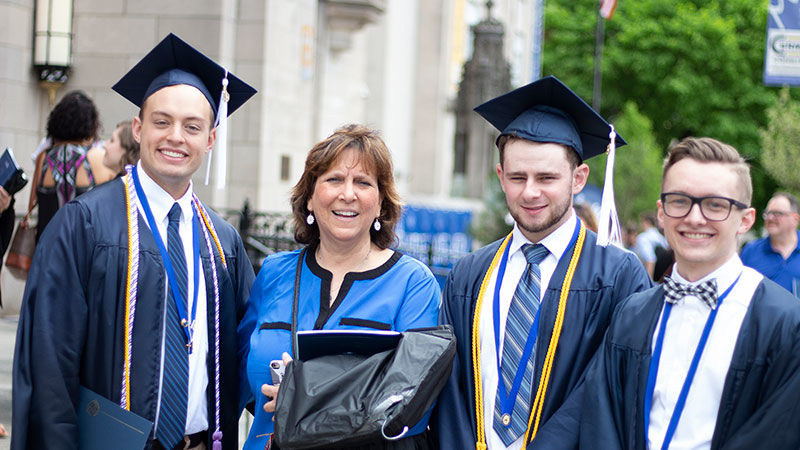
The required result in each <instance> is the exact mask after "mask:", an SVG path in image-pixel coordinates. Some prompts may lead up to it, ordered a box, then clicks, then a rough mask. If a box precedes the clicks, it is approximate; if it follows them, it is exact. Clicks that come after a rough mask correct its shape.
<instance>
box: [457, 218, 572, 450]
mask: <svg viewBox="0 0 800 450" xmlns="http://www.w3.org/2000/svg"><path fill="white" fill-rule="evenodd" d="M510 239H511V234H509V235H508V236H506V238H505V240H503V243H502V244H500V248H499V249H497V253H495V255H494V259H492V263H491V265H489V270H488V271H487V272H486V276H485V277H484V279H483V282H482V283H481V289H480V291H479V293H478V300H477V302H476V304H475V314H474V316H473V321H472V368H473V372H474V377H475V418H476V422H477V427H476V429H477V430H478V436H477V438H478V439H477V442H476V443H475V448H476V450H486V448H487V447H486V431H485V430H484V428H483V423H484V420H483V385H482V384H481V375H480V373H481V360H480V340H479V323H480V311H481V304H482V303H483V296H484V293H485V291H486V286H487V285H488V284H489V279H490V278H491V274H492V272H494V269H495V267H496V266H497V264H498V262H499V261H500V258H502V255H503V251H504V250H505V248H506V245H508V242H509V240H510ZM585 240H586V227H585V226H584V225H583V222H581V227H580V232H579V233H578V239H577V241H576V242H575V249H574V250H573V252H572V258H571V259H570V261H569V266H568V267H567V274H566V276H565V277H564V282H563V284H562V285H561V295H560V298H559V302H558V312H557V313H556V321H555V325H554V327H553V333H552V335H551V336H550V344H549V346H548V348H547V354H546V356H545V360H544V367H543V368H542V374H541V375H540V376H539V388H538V390H537V391H536V397H535V398H534V403H533V407H532V408H531V415H530V417H529V418H528V429H527V430H526V431H525V439H524V441H523V442H524V445H523V448H525V447H527V445H528V442H529V441H530V440H532V439H533V438H534V437H536V432H537V431H538V429H539V421H540V419H541V415H542V407H543V405H544V397H545V394H546V393H547V385H548V383H549V381H550V372H551V369H552V368H553V362H554V361H555V353H556V348H557V347H558V340H559V338H560V337H561V328H562V325H563V324H564V313H565V311H566V308H567V297H568V296H569V289H570V286H571V285H572V278H573V276H574V275H575V268H576V267H577V266H578V260H579V259H580V255H581V250H582V249H583V243H584V241H585ZM500 382H502V381H500ZM534 418H535V419H536V420H535V422H534ZM531 425H533V429H531Z"/></svg>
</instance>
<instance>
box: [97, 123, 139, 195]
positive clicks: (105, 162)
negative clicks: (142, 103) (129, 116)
mask: <svg viewBox="0 0 800 450" xmlns="http://www.w3.org/2000/svg"><path fill="white" fill-rule="evenodd" d="M132 123H133V122H132V121H130V120H126V121H124V122H120V123H118V124H117V127H116V128H115V129H114V132H113V133H111V137H110V138H109V139H108V140H106V141H103V144H102V146H94V147H92V148H91V149H89V153H88V154H87V156H86V157H87V159H88V160H89V165H90V166H91V167H92V173H94V179H95V182H96V183H97V184H103V183H105V182H108V181H110V180H113V179H114V178H116V177H117V176H120V175H123V174H125V166H127V165H128V164H136V162H137V161H139V143H138V142H136V139H134V137H133V130H132V128H131V125H132Z"/></svg>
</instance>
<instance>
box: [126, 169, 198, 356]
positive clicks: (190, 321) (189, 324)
mask: <svg viewBox="0 0 800 450" xmlns="http://www.w3.org/2000/svg"><path fill="white" fill-rule="evenodd" d="M131 174H132V175H133V184H134V186H135V187H136V194H137V196H138V197H139V203H140V204H141V205H142V210H144V215H145V217H146V218H147V223H148V224H149V225H150V231H151V232H152V234H153V239H155V241H156V245H158V251H159V252H160V253H161V259H162V260H163V261H164V269H166V271H167V280H168V281H169V286H170V289H171V290H172V299H173V301H174V302H175V307H176V308H177V310H178V314H180V316H181V324H183V323H184V321H185V323H186V326H184V327H183V331H184V333H186V339H187V342H188V347H189V353H191V352H192V351H193V348H192V338H193V335H194V320H195V314H196V312H197V291H198V289H197V286H198V283H199V281H200V231H199V229H198V225H197V223H198V221H199V219H198V217H197V211H195V209H194V208H192V212H193V215H192V260H193V261H194V267H193V270H192V272H193V274H192V277H193V279H194V285H193V286H194V288H193V289H192V291H193V295H192V309H191V311H190V313H191V315H189V316H188V317H187V309H188V306H189V303H188V301H187V302H185V303H183V302H182V300H184V299H183V296H182V295H181V292H180V288H179V287H178V284H177V281H176V279H175V269H174V268H173V267H172V261H171V260H170V258H169V254H168V253H167V248H166V246H165V245H164V241H163V240H162V239H161V233H159V232H158V227H157V225H156V221H155V219H154V218H153V212H152V210H151V209H150V204H149V203H148V201H147V197H145V195H144V191H143V190H142V185H141V183H140V182H139V174H138V173H137V170H136V169H135V168H134V170H132V171H131ZM187 300H188V299H187ZM184 304H185V305H186V307H184V306H183V305H184Z"/></svg>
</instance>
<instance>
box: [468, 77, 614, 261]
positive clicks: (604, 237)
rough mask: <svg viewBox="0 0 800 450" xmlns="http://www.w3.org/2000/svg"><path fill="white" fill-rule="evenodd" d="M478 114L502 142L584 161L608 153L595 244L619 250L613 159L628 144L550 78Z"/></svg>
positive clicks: (482, 108)
mask: <svg viewBox="0 0 800 450" xmlns="http://www.w3.org/2000/svg"><path fill="white" fill-rule="evenodd" d="M475 112H477V113H478V114H480V115H481V116H482V117H483V118H484V119H486V120H487V121H488V122H489V123H491V124H492V125H493V126H494V127H495V128H497V129H498V130H500V136H515V137H518V138H522V139H526V140H529V141H533V142H552V143H556V144H562V145H566V146H568V147H570V148H572V149H573V150H575V152H576V153H577V154H578V156H579V157H580V159H581V160H582V161H583V160H587V159H589V158H591V157H593V156H597V155H599V154H601V153H603V152H608V159H607V160H606V173H605V183H604V185H603V194H602V200H601V202H600V218H599V220H598V229H597V244H598V245H602V246H606V245H608V244H609V243H613V244H620V245H621V241H622V238H621V236H622V235H621V232H620V229H619V218H618V217H617V211H616V205H615V201H614V159H615V150H616V148H617V147H621V146H623V145H625V144H626V142H625V140H624V139H622V137H621V136H617V134H616V131H615V130H614V126H613V125H610V124H609V123H608V122H606V121H605V119H603V118H602V117H601V116H600V114H598V113H597V112H596V111H595V110H594V109H592V107H591V106H589V105H588V104H587V103H586V102H584V101H583V99H581V98H580V97H579V96H578V95H577V94H575V93H574V92H572V90H571V89H570V88H568V87H567V85H565V84H564V83H562V82H561V81H560V80H559V79H558V78H556V77H554V76H552V75H550V76H548V77H545V78H542V79H539V80H537V81H534V82H533V83H530V84H528V85H525V86H522V87H521V88H518V89H515V90H513V91H511V92H508V93H506V94H503V95H501V96H499V97H496V98H493V99H492V100H489V101H487V102H486V103H483V104H482V105H480V106H478V107H476V108H475ZM498 139H499V137H498Z"/></svg>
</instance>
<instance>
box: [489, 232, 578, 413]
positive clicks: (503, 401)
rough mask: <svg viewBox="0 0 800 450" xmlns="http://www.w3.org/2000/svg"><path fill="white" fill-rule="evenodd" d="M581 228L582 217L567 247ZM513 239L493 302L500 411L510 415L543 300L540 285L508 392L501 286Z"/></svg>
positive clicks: (504, 260) (501, 268)
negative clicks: (503, 364) (502, 346)
mask: <svg viewBox="0 0 800 450" xmlns="http://www.w3.org/2000/svg"><path fill="white" fill-rule="evenodd" d="M580 229H581V221H580V219H578V220H576V222H575V231H574V232H573V233H572V238H571V239H570V242H569V245H568V246H567V248H570V247H572V245H573V244H575V241H576V240H577V239H578V233H579V232H580ZM512 241H513V237H512V238H511V239H509V240H508V244H506V248H505V250H504V251H503V257H502V258H501V259H500V266H499V267H498V268H497V279H496V280H495V282H494V301H493V302H492V320H493V322H494V345H495V349H496V350H495V351H496V354H495V355H496V358H495V361H496V363H497V390H498V394H499V396H500V411H501V412H502V413H503V414H509V415H510V414H511V413H512V411H513V410H514V403H515V402H516V398H517V394H518V393H519V388H520V386H521V385H522V379H523V378H524V376H525V370H526V369H527V367H528V360H529V359H530V357H531V353H532V352H533V346H534V344H535V343H536V335H537V334H538V332H539V313H540V312H541V311H542V301H541V300H542V295H541V291H542V289H541V286H540V288H539V299H540V302H539V308H538V309H537V310H536V316H535V317H534V319H533V323H532V324H531V329H530V332H528V338H527V339H526V340H525V348H524V349H523V350H522V356H521V357H520V359H519V366H517V373H516V374H514V381H513V383H512V384H511V391H510V392H508V393H506V384H505V382H504V381H503V372H502V369H501V359H502V357H503V355H502V354H500V287H501V286H502V284H503V277H504V276H505V273H506V263H508V258H509V255H508V252H509V250H508V249H509V248H510V247H511V242H512ZM526 267H527V266H526ZM523 276H524V275H523Z"/></svg>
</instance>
